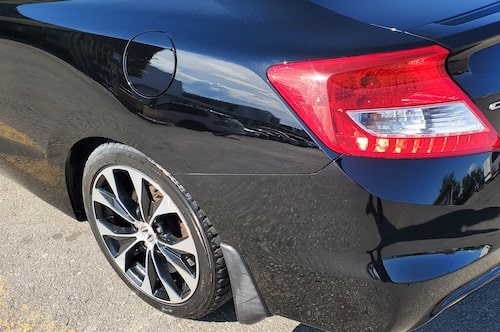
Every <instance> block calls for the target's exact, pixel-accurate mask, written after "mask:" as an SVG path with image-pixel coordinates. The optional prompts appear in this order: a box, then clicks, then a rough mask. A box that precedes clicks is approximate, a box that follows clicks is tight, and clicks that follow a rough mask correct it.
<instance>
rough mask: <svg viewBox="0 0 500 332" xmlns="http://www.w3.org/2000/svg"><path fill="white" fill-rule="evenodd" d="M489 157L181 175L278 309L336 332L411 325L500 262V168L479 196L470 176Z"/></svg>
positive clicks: (352, 161)
mask: <svg viewBox="0 0 500 332" xmlns="http://www.w3.org/2000/svg"><path fill="white" fill-rule="evenodd" d="M491 157H492V155H491V154H482V155H476V156H468V157H460V158H447V159H434V160H425V161H415V160H414V161H396V160H384V161H377V160H370V159H362V158H342V159H339V160H337V161H336V162H334V163H332V164H330V165H329V166H328V167H326V168H325V169H323V170H322V171H320V172H318V173H316V174H311V175H196V174H191V175H176V177H177V178H178V180H179V181H180V182H181V183H183V184H184V185H185V187H186V188H187V190H188V191H189V192H191V193H192V195H193V197H195V199H196V200H198V202H199V203H200V205H201V206H202V207H203V209H204V210H205V212H206V213H207V215H209V216H210V217H211V219H212V220H213V222H214V223H215V225H216V226H217V228H218V230H219V232H220V234H221V236H222V239H223V240H224V242H226V243H228V244H230V245H231V246H233V247H234V248H236V249H237V250H238V251H239V252H240V253H241V254H242V255H243V256H244V257H245V259H246V261H247V263H248V265H249V267H250V269H251V271H252V273H253V276H254V278H255V281H256V283H257V285H258V288H259V289H260V291H261V293H262V295H263V298H264V300H265V302H266V305H267V307H268V308H269V309H270V311H271V312H272V313H273V314H278V315H282V316H286V317H290V318H293V319H296V320H299V321H302V322H305V323H307V324H311V325H314V326H318V327H321V328H325V329H332V330H333V329H340V330H353V331H354V330H355V331H359V330H361V329H368V328H373V329H375V330H408V329H411V328H413V327H415V326H418V325H421V324H422V323H424V322H425V321H427V320H428V319H430V318H432V317H433V316H434V315H436V314H437V312H439V311H440V310H441V309H439V310H438V309H436V308H439V306H443V303H445V302H443V301H445V300H446V299H447V298H450V296H451V297H454V296H455V297H456V295H453V294H455V293H454V292H456V290H457V289H461V287H465V286H464V285H466V284H467V283H469V282H471V281H473V280H475V279H477V278H480V277H481V276H483V275H485V274H487V273H489V271H491V270H492V269H494V268H496V267H497V266H499V265H500V250H498V248H499V246H500V217H499V211H500V207H499V205H500V204H499V199H498V195H497V192H498V189H499V183H500V182H499V180H498V177H497V176H496V175H497V174H498V172H496V173H495V174H493V175H491V176H489V177H488V180H484V179H485V178H486V177H485V176H484V174H483V179H482V180H477V179H476V181H478V182H477V183H475V184H474V186H473V191H472V192H471V189H470V188H468V187H467V186H468V184H467V183H468V182H467V181H468V180H467V179H466V178H467V176H471V174H473V172H474V171H476V173H478V174H479V173H480V172H479V170H480V169H481V170H482V169H483V164H482V163H479V161H484V160H486V159H487V158H491ZM474 164H475V165H476V166H474ZM450 175H452V176H453V179H454V181H451V180H450V178H451V176H450ZM446 177H448V178H446ZM464 179H466V180H464ZM450 184H451V186H450V187H449V188H448V187H446V186H448V185H450ZM457 184H459V185H460V188H458V189H457V188H453V186H456V185H457ZM208 193H209V194H208ZM449 204H452V205H449ZM453 204H455V205H453ZM457 204H460V205H457ZM457 298H458V297H457ZM451 302H454V301H451ZM444 306H445V307H446V305H444ZM436 310H437V311H436Z"/></svg>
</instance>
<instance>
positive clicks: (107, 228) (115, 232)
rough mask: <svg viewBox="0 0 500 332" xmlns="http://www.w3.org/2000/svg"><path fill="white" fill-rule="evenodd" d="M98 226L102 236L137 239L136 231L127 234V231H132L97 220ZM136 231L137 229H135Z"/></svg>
mask: <svg viewBox="0 0 500 332" xmlns="http://www.w3.org/2000/svg"><path fill="white" fill-rule="evenodd" d="M96 225H97V229H98V230H99V233H100V234H101V236H110V237H114V238H136V237H137V231H134V232H133V233H127V232H126V231H127V230H130V228H129V229H127V228H125V227H119V226H115V225H113V224H110V223H106V222H104V221H102V220H99V219H97V220H96ZM134 230H135V229H134Z"/></svg>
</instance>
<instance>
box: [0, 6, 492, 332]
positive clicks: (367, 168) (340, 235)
mask: <svg viewBox="0 0 500 332" xmlns="http://www.w3.org/2000/svg"><path fill="white" fill-rule="evenodd" d="M499 59H500V2H499V1H492V0H475V1H457V0H453V1H451V0H446V1H441V2H438V3H436V2H435V1H429V0H419V1H413V0H412V1H389V0H387V1H361V0H352V1H328V0H310V1H306V0H293V1H284V0H283V1H281V0H277V1H269V0H266V1H261V0H254V1H230V0H204V1H201V0H193V1H167V0H162V1H160V0H147V1H124V0H108V1H102V0H100V1H96V0H40V1H35V0H29V1H28V0H4V1H1V2H0V168H1V169H2V171H3V172H4V173H6V174H8V175H9V176H10V177H11V178H13V179H15V180H16V181H18V182H19V183H20V184H22V185H24V186H25V187H27V188H28V189H29V190H31V191H32V192H33V193H35V194H37V195H38V196H39V197H41V198H42V199H44V200H45V201H47V202H49V203H50V204H52V205H54V206H56V207H57V208H59V209H61V210H62V211H64V212H66V213H67V214H69V215H71V216H74V217H75V219H77V220H80V221H84V220H88V221H89V223H90V226H91V229H92V231H93V233H94V235H95V237H96V239H97V242H98V243H99V246H100V247H101V249H102V251H103V252H104V254H105V256H106V257H107V258H108V260H109V262H110V263H111V265H112V266H113V268H114V269H115V270H116V272H117V273H118V275H119V276H120V277H121V278H122V279H123V281H124V282H125V283H126V284H127V285H128V286H130V288H131V289H132V290H134V291H135V292H136V293H137V294H138V295H139V296H140V297H141V298H143V299H144V300H145V301H146V302H148V303H150V304H151V305H153V306H155V307H157V308H158V309H160V310H162V311H164V312H166V313H169V314H172V315H175V316H178V317H185V318H194V319H196V318H200V317H203V316H204V315H206V314H208V313H210V312H212V311H214V310H215V309H217V308H218V307H219V306H221V305H222V304H223V303H225V302H226V301H227V300H229V299H230V298H233V299H234V305H235V309H236V313H237V317H238V319H239V321H240V322H242V323H253V322H256V321H258V320H260V319H263V318H265V317H267V316H269V315H272V314H276V315H282V316H286V317H290V318H293V319H295V320H299V321H302V322H304V323H306V324H310V325H313V326H317V327H320V328H323V329H332V330H333V329H335V330H353V331H361V330H369V329H372V330H409V329H412V328H415V327H417V326H419V325H421V324H423V323H424V322H426V321H427V320H429V319H431V318H433V317H434V316H436V315H437V314H438V313H440V312H441V311H442V310H444V309H445V308H447V307H449V306H451V305H452V304H454V303H456V302H458V301H459V300H461V299H462V298H463V297H465V296H466V295H468V294H469V293H470V292H472V291H474V290H475V289H477V288H479V287H480V286H482V285H484V284H485V283H487V282H489V281H491V280H493V278H495V277H497V276H498V275H499V274H500V250H499V245H500V215H499V212H500V206H499V203H500V199H499V195H498V190H499V188H500V182H499V181H500V180H499V179H498V173H499V162H500V157H499V152H500V140H499V134H498V130H499V128H500V61H499ZM15 240H16V239H9V241H15Z"/></svg>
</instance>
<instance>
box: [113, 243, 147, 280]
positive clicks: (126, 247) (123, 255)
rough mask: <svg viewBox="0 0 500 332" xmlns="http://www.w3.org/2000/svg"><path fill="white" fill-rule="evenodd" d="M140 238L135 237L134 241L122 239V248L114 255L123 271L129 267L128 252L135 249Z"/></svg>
mask: <svg viewBox="0 0 500 332" xmlns="http://www.w3.org/2000/svg"><path fill="white" fill-rule="evenodd" d="M139 242H140V240H139V239H137V238H136V239H135V240H134V241H121V243H120V244H121V246H120V249H119V250H118V252H117V254H116V255H115V256H114V257H113V258H114V260H115V262H116V264H118V266H119V267H120V269H121V270H122V271H123V272H127V271H126V267H127V254H128V253H129V252H130V250H133V249H134V247H135V245H136V244H137V243H139Z"/></svg>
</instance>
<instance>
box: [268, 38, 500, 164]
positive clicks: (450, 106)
mask: <svg viewBox="0 0 500 332" xmlns="http://www.w3.org/2000/svg"><path fill="white" fill-rule="evenodd" d="M447 56H448V51H447V50H446V49H444V48H442V47H440V46H430V47H424V48H418V49H412V50H405V51H398V52H390V53H380V54H372V55H363V56H353V57H346V58H336V59H328V60H315V61H307V62H297V63H287V64H280V65H276V66H273V67H271V68H269V70H268V72H267V75H268V78H269V81H270V82H271V84H272V85H273V86H274V87H275V88H276V90H277V91H278V92H279V93H280V94H281V95H282V97H283V98H284V99H285V100H286V101H287V102H288V103H289V105H290V106H291V107H292V109H293V110H294V111H295V112H296V113H297V115H298V116H299V117H300V118H301V119H302V121H303V122H304V123H305V124H306V125H307V126H308V127H309V129H310V130H311V131H312V132H313V133H314V134H315V135H316V136H317V137H318V138H319V139H320V140H321V141H322V142H323V143H324V144H325V145H326V146H327V147H329V148H330V149H332V150H334V151H336V152H338V153H342V154H348V155H355V156H366V157H379V158H433V157H444V156H454V155H463V154H470V153H478V152H485V151H491V150H492V149H493V147H494V146H495V144H497V140H498V134H497V133H496V131H495V130H494V129H493V128H492V127H491V125H490V124H489V123H488V122H487V120H486V119H485V117H484V116H483V115H482V113H481V111H480V110H479V109H478V108H477V107H476V106H475V105H474V103H473V102H472V101H471V100H470V99H469V97H468V96H467V95H466V94H465V93H464V92H463V91H462V90H461V89H460V88H459V87H458V86H457V85H456V84H455V82H453V80H452V79H451V78H450V77H449V76H448V74H447V73H446V68H445V61H446V57H447Z"/></svg>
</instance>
